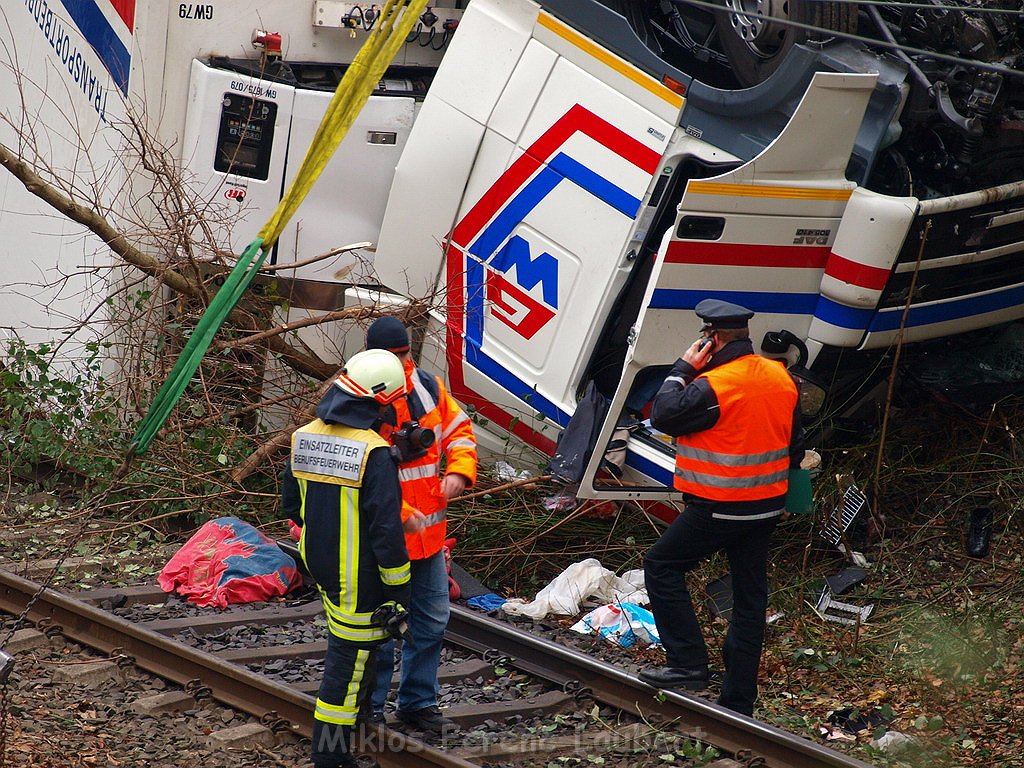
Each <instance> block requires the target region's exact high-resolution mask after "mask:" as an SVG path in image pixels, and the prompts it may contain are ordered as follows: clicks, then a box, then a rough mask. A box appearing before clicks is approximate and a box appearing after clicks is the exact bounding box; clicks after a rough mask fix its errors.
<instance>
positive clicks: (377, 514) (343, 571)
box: [281, 349, 410, 768]
mask: <svg viewBox="0 0 1024 768" xmlns="http://www.w3.org/2000/svg"><path fill="white" fill-rule="evenodd" d="M334 384H335V386H333V387H331V389H330V391H328V393H327V394H326V395H324V397H323V399H322V400H321V401H320V404H319V405H318V406H317V410H316V415H317V418H316V420H314V421H312V422H310V423H309V424H307V425H306V426H304V427H301V428H299V429H297V430H296V431H295V433H294V434H293V435H292V449H291V461H290V463H289V466H288V467H287V468H286V469H285V470H284V472H283V475H282V492H281V495H282V509H283V511H284V512H285V514H286V515H287V516H288V517H289V518H290V519H291V520H292V521H294V522H295V523H296V524H297V525H300V526H302V535H301V537H300V539H299V551H300V552H301V554H302V557H303V559H304V560H305V563H306V567H307V568H308V570H309V572H310V574H311V575H312V577H313V578H314V579H315V580H316V584H317V589H318V590H319V592H320V597H321V599H322V600H323V604H324V610H325V611H326V613H327V628H328V634H327V655H326V657H325V659H324V676H323V680H322V682H321V684H320V692H319V695H318V697H317V700H316V710H315V712H314V715H313V718H314V721H313V749H312V759H313V764H314V765H315V766H316V768H339V767H344V768H350V767H351V766H355V765H357V763H356V759H355V756H354V755H353V754H352V744H351V742H352V734H353V730H354V728H355V725H356V720H357V718H358V717H359V716H360V714H361V713H360V710H361V708H363V707H364V705H368V702H369V694H370V691H371V689H372V686H373V680H374V675H373V671H374V669H375V664H374V653H375V651H376V649H377V647H378V646H379V645H380V644H381V643H382V642H383V641H384V640H386V639H388V638H389V637H391V636H392V635H395V634H398V633H399V632H400V631H401V627H402V625H401V621H402V618H403V616H404V610H405V609H404V606H407V605H408V603H409V575H410V570H409V555H408V552H407V551H406V548H405V540H404V537H403V535H402V518H401V507H402V489H401V486H400V485H399V482H398V468H397V465H396V464H395V461H394V459H393V458H392V456H391V452H390V448H389V446H388V444H387V443H386V442H385V441H384V439H383V438H381V437H380V435H378V434H377V433H376V432H375V431H374V428H376V427H378V426H379V424H380V422H381V419H382V417H383V413H384V412H385V411H386V409H388V408H390V407H391V404H392V403H393V402H394V401H395V400H397V399H398V398H400V397H402V396H403V395H404V394H405V391H406V383H405V372H404V371H403V370H402V363H401V361H400V360H399V359H398V358H397V357H395V356H394V355H393V354H391V353H390V352H387V351H385V350H380V349H378V350H370V351H367V352H360V353H359V354H357V355H353V356H352V357H351V358H350V359H349V361H348V363H347V364H346V366H345V368H344V369H343V370H342V372H341V374H340V375H339V376H338V378H337V379H336V380H335V382H334ZM365 711H366V714H367V716H368V714H369V707H368V706H366V709H365Z"/></svg>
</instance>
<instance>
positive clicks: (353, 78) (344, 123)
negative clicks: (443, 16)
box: [259, 0, 429, 251]
mask: <svg viewBox="0 0 1024 768" xmlns="http://www.w3.org/2000/svg"><path fill="white" fill-rule="evenodd" d="M428 1H429V0H412V2H410V3H409V5H405V3H404V0H388V3H387V4H386V5H385V6H384V9H383V10H382V11H381V12H380V17H379V19H378V21H377V24H376V26H375V27H374V28H373V30H372V31H371V32H370V36H369V38H368V39H367V40H366V42H365V43H364V44H363V47H362V48H361V49H360V51H359V53H358V54H357V55H356V58H355V60H353V62H352V63H351V64H350V65H349V68H348V70H346V72H345V75H344V77H342V79H341V82H340V83H338V88H337V90H335V92H334V98H332V99H331V103H330V105H329V106H328V107H327V113H326V114H325V115H324V119H323V120H322V121H321V122H320V127H319V128H317V131H316V136H314V137H313V141H312V143H311V144H310V145H309V149H308V150H307V152H306V157H305V158H304V159H303V161H302V165H301V166H300V167H299V171H298V173H296V174H295V178H294V179H293V180H292V183H291V186H289V187H288V191H287V192H286V193H285V195H284V197H283V198H282V199H281V203H280V204H279V205H278V206H277V210H276V211H274V214H273V215H272V216H271V217H270V219H269V220H268V221H267V223H266V224H264V225H263V229H261V230H260V234H259V236H260V237H261V238H262V239H263V250H264V251H269V250H270V249H271V248H272V247H273V245H274V243H275V242H277V238H278V237H279V236H280V234H281V231H282V230H283V229H284V226H285V224H287V223H288V220H289V219H290V218H291V217H292V215H293V214H294V213H295V210H296V209H297V208H298V207H299V204H300V203H302V201H303V199H305V197H306V195H307V194H308V193H309V190H310V189H312V187H313V184H314V182H316V180H317V177H319V176H320V172H321V171H322V170H323V169H324V166H325V165H327V161H328V160H330V159H331V155H333V154H334V150H336V149H337V148H338V145H339V144H340V143H341V140H342V139H343V138H345V134H346V133H347V132H348V129H349V128H350V127H351V126H352V123H353V122H354V121H355V119H356V116H358V114H359V112H360V110H361V109H362V108H363V105H364V104H365V103H366V100H367V99H369V98H370V94H371V93H373V90H374V88H376V87H377V85H378V83H380V80H381V78H382V77H383V76H384V72H385V70H386V69H387V68H388V65H389V64H390V63H391V62H392V61H393V60H394V58H395V56H396V55H397V53H398V50H399V49H400V48H401V47H402V46H403V45H404V44H405V41H406V38H407V37H408V35H409V32H410V31H411V30H412V25H413V24H415V23H416V20H417V19H418V18H419V16H420V14H421V13H423V10H424V8H426V6H427V2H428Z"/></svg>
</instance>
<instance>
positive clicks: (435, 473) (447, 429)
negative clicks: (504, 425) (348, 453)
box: [380, 361, 477, 560]
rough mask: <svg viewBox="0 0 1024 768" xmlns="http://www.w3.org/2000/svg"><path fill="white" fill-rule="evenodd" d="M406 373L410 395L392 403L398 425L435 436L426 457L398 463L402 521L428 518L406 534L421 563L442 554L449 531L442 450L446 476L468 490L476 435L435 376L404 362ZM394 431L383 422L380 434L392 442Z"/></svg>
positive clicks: (472, 477)
mask: <svg viewBox="0 0 1024 768" xmlns="http://www.w3.org/2000/svg"><path fill="white" fill-rule="evenodd" d="M405 375H406V382H407V383H408V384H409V394H408V395H406V396H405V397H403V398H400V399H398V400H396V401H395V403H394V406H395V416H396V417H397V418H396V422H397V426H398V427H401V426H402V425H403V424H405V422H407V421H412V420H416V421H418V422H419V424H420V426H421V427H424V428H426V429H431V430H433V432H434V444H433V445H432V446H430V448H428V449H427V453H426V455H425V456H423V457H421V458H419V459H414V460H413V461H409V462H404V463H402V464H399V465H398V479H399V481H400V482H401V484H402V521H403V522H404V521H405V520H406V519H407V518H408V517H409V515H411V514H412V512H413V511H415V510H419V511H420V512H422V513H423V514H424V515H426V518H427V522H426V526H425V527H424V529H423V530H422V531H416V532H414V533H409V532H406V534H405V546H406V549H408V551H409V559H410V560H423V559H426V558H428V557H431V556H433V555H436V554H437V553H438V552H440V551H441V548H442V547H443V546H444V540H445V537H446V536H447V532H448V520H447V508H448V500H447V499H446V498H445V496H444V493H443V492H442V491H441V452H442V451H443V452H444V455H445V462H446V466H445V472H449V473H451V472H453V473H455V474H459V475H463V476H464V477H466V478H468V480H469V485H470V486H472V485H473V484H474V483H476V466H477V456H476V437H475V436H474V435H473V425H472V423H471V422H470V420H469V416H468V415H467V414H466V413H465V411H463V410H462V409H461V408H460V407H459V405H458V403H456V402H455V400H454V399H453V398H452V396H451V395H449V394H448V391H447V390H446V389H445V387H444V384H443V383H442V382H441V380H440V379H439V378H438V377H437V376H434V375H433V374H430V373H427V372H425V371H422V370H419V369H418V368H416V367H415V365H413V364H412V362H411V361H407V362H406V363H405ZM393 431H394V428H393V427H392V426H391V425H390V424H384V425H383V426H382V427H381V430H380V434H381V436H382V437H383V438H384V439H385V440H387V441H388V442H391V433H392V432H393Z"/></svg>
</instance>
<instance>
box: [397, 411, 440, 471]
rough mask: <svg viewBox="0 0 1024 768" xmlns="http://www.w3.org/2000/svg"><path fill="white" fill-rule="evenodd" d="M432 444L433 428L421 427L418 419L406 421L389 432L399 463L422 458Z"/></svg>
mask: <svg viewBox="0 0 1024 768" xmlns="http://www.w3.org/2000/svg"><path fill="white" fill-rule="evenodd" d="M433 444H434V430H432V429H429V428H427V427H421V426H420V423H419V422H418V421H407V422H405V423H404V424H402V426H401V427H399V428H398V429H396V430H395V431H394V432H392V433H391V446H392V449H393V453H394V455H395V458H396V459H398V461H399V463H404V462H407V461H415V460H416V459H420V458H423V457H424V456H426V455H427V450H428V449H429V448H430V446H432V445H433Z"/></svg>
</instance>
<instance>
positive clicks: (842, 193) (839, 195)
mask: <svg viewBox="0 0 1024 768" xmlns="http://www.w3.org/2000/svg"><path fill="white" fill-rule="evenodd" d="M686 191H687V193H693V194H697V195H727V196H728V197H774V198H781V199H784V200H849V199H850V195H851V194H853V190H852V189H822V188H820V187H776V186H769V185H761V184H719V183H715V182H711V181H691V182H690V183H689V184H688V185H687V187H686Z"/></svg>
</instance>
